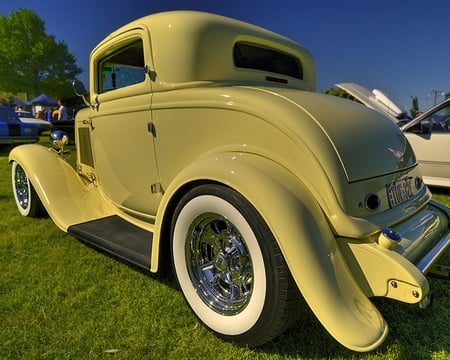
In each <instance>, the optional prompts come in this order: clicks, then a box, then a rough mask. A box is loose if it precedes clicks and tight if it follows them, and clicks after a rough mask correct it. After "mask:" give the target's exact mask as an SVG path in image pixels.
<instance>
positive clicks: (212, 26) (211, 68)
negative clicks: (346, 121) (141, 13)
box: [91, 11, 316, 91]
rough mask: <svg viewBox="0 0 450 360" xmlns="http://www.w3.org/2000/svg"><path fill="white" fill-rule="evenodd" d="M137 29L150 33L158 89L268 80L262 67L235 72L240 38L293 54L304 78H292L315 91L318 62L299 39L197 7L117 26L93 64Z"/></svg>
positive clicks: (293, 82)
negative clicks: (257, 69) (194, 84)
mask: <svg viewBox="0 0 450 360" xmlns="http://www.w3.org/2000/svg"><path fill="white" fill-rule="evenodd" d="M139 29H141V30H144V31H145V32H147V33H148V34H149V37H150V39H151V53H152V61H153V65H154V67H155V73H156V80H155V85H156V86H155V88H156V90H157V89H158V85H159V86H160V87H161V88H162V87H163V86H164V84H166V87H167V86H170V87H171V88H173V86H174V85H175V86H177V84H186V83H189V82H195V81H227V82H228V81H240V80H245V81H247V82H248V81H249V80H250V81H251V80H254V81H266V80H265V78H266V77H265V76H262V71H254V70H253V71H251V70H248V69H239V71H237V70H236V67H235V64H234V63H233V48H234V45H235V44H236V42H246V43H251V44H255V45H260V46H261V47H266V48H270V49H275V50H278V51H280V52H283V53H286V54H289V55H292V56H294V57H295V58H297V59H299V61H300V62H301V63H302V68H303V79H301V80H300V79H293V78H290V79H289V83H290V84H291V85H292V86H294V87H299V88H302V89H304V90H310V91H315V89H316V72H315V64H314V60H313V58H312V56H311V54H310V53H309V51H308V50H307V49H305V48H303V47H302V46H301V45H299V44H298V43H296V42H295V41H292V40H290V39H288V38H286V37H284V36H281V35H279V34H276V33H274V32H271V31H269V30H266V29H263V28H261V27H259V26H256V25H252V24H248V23H245V22H242V21H239V20H235V19H231V18H227V17H224V16H220V15H215V14H209V13H204V12H197V11H169V12H162V13H156V14H152V15H148V16H145V17H142V18H140V19H137V20H135V21H133V22H131V23H129V24H127V25H125V26H123V27H121V28H119V29H118V30H116V31H114V32H113V33H111V34H110V35H109V36H107V37H106V38H105V40H103V41H102V42H101V43H100V44H99V45H97V47H96V48H95V49H94V50H93V51H92V53H91V67H92V68H95V65H94V66H93V65H92V61H93V60H94V61H95V58H96V56H102V55H101V54H102V52H103V53H107V52H108V51H111V49H110V47H111V46H113V44H114V42H119V39H121V36H123V34H125V33H126V32H131V31H133V30H136V31H137V30H139ZM111 40H112V41H111ZM167 84H169V85H167ZM91 85H92V84H91Z"/></svg>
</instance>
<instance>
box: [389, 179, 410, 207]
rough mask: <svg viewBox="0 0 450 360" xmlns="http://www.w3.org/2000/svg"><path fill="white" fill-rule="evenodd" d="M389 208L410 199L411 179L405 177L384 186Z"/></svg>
mask: <svg viewBox="0 0 450 360" xmlns="http://www.w3.org/2000/svg"><path fill="white" fill-rule="evenodd" d="M386 189H387V196H388V200H389V206H390V207H391V208H393V207H394V206H397V205H399V204H401V203H402V202H405V201H406V200H408V199H410V198H411V197H412V196H413V195H414V194H413V189H412V178H411V177H406V178H403V179H400V180H396V181H393V182H391V183H390V184H388V185H386Z"/></svg>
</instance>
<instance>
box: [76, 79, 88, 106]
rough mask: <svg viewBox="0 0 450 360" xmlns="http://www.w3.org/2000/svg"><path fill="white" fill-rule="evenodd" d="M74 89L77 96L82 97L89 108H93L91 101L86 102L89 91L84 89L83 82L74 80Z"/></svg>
mask: <svg viewBox="0 0 450 360" xmlns="http://www.w3.org/2000/svg"><path fill="white" fill-rule="evenodd" d="M72 88H73V91H74V92H75V95H77V96H80V97H81V98H82V99H83V101H84V103H85V104H86V105H87V106H89V107H92V106H91V104H90V103H89V101H87V100H86V94H87V90H86V88H85V87H84V84H83V82H82V81H80V80H74V81H73V82H72Z"/></svg>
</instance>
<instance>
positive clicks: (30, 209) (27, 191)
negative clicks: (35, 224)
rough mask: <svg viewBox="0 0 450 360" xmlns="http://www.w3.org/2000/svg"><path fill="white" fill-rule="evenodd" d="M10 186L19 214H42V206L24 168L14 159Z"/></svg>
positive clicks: (30, 215)
mask: <svg viewBox="0 0 450 360" xmlns="http://www.w3.org/2000/svg"><path fill="white" fill-rule="evenodd" d="M12 187H13V193H14V199H15V201H16V205H17V209H18V210H19V212H20V214H21V215H23V216H28V217H32V218H35V217H41V216H43V215H44V213H45V210H44V206H43V205H42V202H41V200H40V199H39V196H38V195H37V193H36V190H34V187H33V185H32V184H31V182H30V179H29V178H28V175H27V174H26V172H25V170H24V169H23V168H22V166H20V164H19V163H18V162H16V161H13V163H12Z"/></svg>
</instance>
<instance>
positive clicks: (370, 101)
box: [336, 83, 407, 122]
mask: <svg viewBox="0 0 450 360" xmlns="http://www.w3.org/2000/svg"><path fill="white" fill-rule="evenodd" d="M336 86H337V87H338V88H340V89H342V90H345V91H347V92H348V93H349V94H350V95H352V96H353V97H354V98H355V99H356V100H358V101H360V102H362V103H363V104H364V105H366V106H367V107H368V108H370V109H373V110H377V111H379V112H381V113H382V114H384V115H386V116H387V117H389V118H390V119H392V120H393V121H395V122H397V121H398V120H400V119H403V118H405V117H407V115H406V112H405V111H403V110H401V107H400V106H399V105H398V104H396V103H395V102H394V101H393V100H392V99H390V98H389V97H388V96H387V95H386V94H384V93H383V92H382V91H381V90H378V89H373V90H372V91H370V90H368V89H366V88H365V87H363V86H361V85H359V84H355V83H340V84H336Z"/></svg>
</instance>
